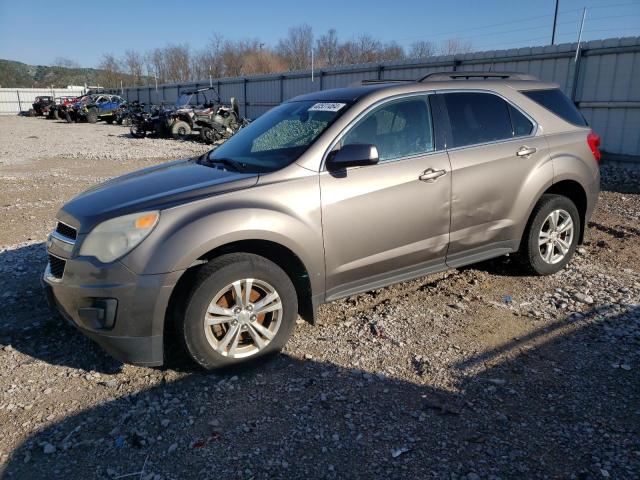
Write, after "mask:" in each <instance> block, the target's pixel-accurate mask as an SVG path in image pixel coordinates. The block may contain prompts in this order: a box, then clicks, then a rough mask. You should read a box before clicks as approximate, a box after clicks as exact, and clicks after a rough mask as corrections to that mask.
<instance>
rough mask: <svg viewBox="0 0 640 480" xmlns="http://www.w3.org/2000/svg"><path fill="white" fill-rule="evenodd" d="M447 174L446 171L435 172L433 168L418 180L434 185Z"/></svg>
mask: <svg viewBox="0 0 640 480" xmlns="http://www.w3.org/2000/svg"><path fill="white" fill-rule="evenodd" d="M446 174H447V172H446V171H445V170H434V169H433V168H427V169H426V170H425V171H424V172H422V174H421V175H420V176H419V177H418V178H419V179H420V181H422V182H427V183H433V182H435V181H436V180H437V179H439V178H440V177H441V176H443V175H446Z"/></svg>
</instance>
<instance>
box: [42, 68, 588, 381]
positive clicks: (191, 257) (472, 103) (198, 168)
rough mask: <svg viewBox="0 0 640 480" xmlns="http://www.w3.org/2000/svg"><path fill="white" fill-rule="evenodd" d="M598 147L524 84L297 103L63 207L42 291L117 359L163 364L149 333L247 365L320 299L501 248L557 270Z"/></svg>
mask: <svg viewBox="0 0 640 480" xmlns="http://www.w3.org/2000/svg"><path fill="white" fill-rule="evenodd" d="M599 143H600V139H599V137H598V135H596V134H595V133H593V132H592V131H591V129H590V128H589V127H588V125H587V122H586V121H585V119H584V118H583V117H582V115H581V114H580V112H579V111H578V109H577V108H576V107H575V105H574V104H573V103H572V102H571V101H570V100H569V99H568V98H567V97H566V96H565V95H564V94H563V93H562V92H561V91H560V90H559V89H558V87H557V86H556V85H553V84H548V83H543V82H541V81H539V80H537V79H536V78H535V77H531V76H529V75H523V74H515V73H513V74H510V73H451V72H449V73H438V74H431V75H428V76H426V77H424V78H422V79H420V80H419V81H393V82H386V83H385V82H370V83H367V82H364V83H363V84H362V85H358V86H353V87H348V88H339V89H334V90H324V91H318V92H314V93H309V94H306V95H302V96H299V97H296V98H294V99H292V100H289V101H287V102H284V103H282V104H281V105H279V106H277V107H275V108H273V109H271V110H270V111H268V112H267V113H265V114H264V115H262V116H261V117H259V118H258V119H257V120H255V121H254V122H253V123H251V124H250V125H249V126H248V127H247V128H244V129H242V130H240V131H239V132H238V133H237V134H236V135H234V136H233V137H232V138H231V139H229V140H228V141H226V142H225V143H223V144H221V145H219V146H217V148H214V149H213V150H212V151H211V152H209V153H207V154H204V155H202V156H201V157H199V158H190V159H186V160H178V161H173V162H169V163H164V164H162V165H158V166H154V167H151V168H147V169H144V170H141V171H137V172H134V173H131V174H128V175H124V176H122V177H119V178H116V179H113V180H111V181H108V182H106V183H103V184H101V185H99V186H97V187H94V188H92V189H90V190H88V191H86V192H84V193H82V194H81V195H79V196H78V197H76V198H74V199H73V200H71V201H70V202H68V203H67V204H66V205H64V206H63V207H62V209H61V210H60V211H59V212H58V214H57V222H58V223H57V227H56V229H55V231H54V232H53V233H52V234H51V235H50V237H49V239H48V242H47V251H48V259H49V263H48V265H47V267H46V271H45V273H44V285H45V290H46V292H47V297H48V299H49V300H50V302H51V303H52V304H53V305H54V306H55V307H56V309H57V310H59V311H60V312H61V313H62V315H63V316H64V317H65V318H66V319H67V320H69V321H70V322H71V323H73V324H74V325H75V326H76V327H78V328H79V329H80V330H81V331H82V332H83V333H85V334H86V335H87V336H89V337H90V338H92V339H93V340H95V341H96V342H97V343H99V344H100V345H101V346H102V347H103V348H104V349H105V350H107V351H108V352H109V353H110V354H111V355H113V356H114V357H116V358H118V359H120V360H122V361H125V362H130V363H135V364H141V365H160V364H162V363H163V361H164V344H165V340H166V339H167V338H168V337H170V338H177V339H179V341H180V342H181V343H182V344H183V345H184V347H185V349H186V351H187V352H188V354H189V355H190V356H191V357H192V358H193V359H194V360H195V361H196V362H197V363H198V364H200V365H201V366H203V367H204V368H207V369H213V368H218V367H223V366H227V365H231V364H236V363H239V362H243V361H247V360H251V359H255V358H258V357H260V356H263V355H265V354H268V353H270V352H275V351H278V350H279V349H281V348H282V347H283V346H284V344H285V343H286V341H287V339H288V337H289V335H290V334H291V331H292V329H293V327H294V325H295V322H296V319H297V317H298V315H300V316H301V317H302V318H304V319H306V320H308V321H311V322H313V320H314V316H315V313H316V310H317V307H318V306H319V305H320V304H322V303H324V302H330V301H332V300H335V299H338V298H342V297H346V296H349V295H354V294H357V293H359V292H365V291H368V290H372V289H376V288H380V287H383V286H385V285H389V284H391V283H395V282H401V281H404V280H409V279H412V278H415V277H419V276H423V275H427V274H430V273H433V272H437V271H441V270H444V269H448V268H456V267H460V266H462V265H467V264H471V263H474V262H479V261H481V260H486V259H489V258H492V257H498V256H501V255H506V254H509V253H515V254H516V255H517V257H518V258H519V259H520V261H521V264H522V267H523V268H524V269H525V270H526V271H528V272H530V273H531V274H534V275H549V274H553V273H555V272H557V271H558V270H560V269H561V268H563V267H564V266H565V265H566V264H567V262H569V260H570V259H571V256H572V255H573V252H574V250H575V248H576V245H577V244H578V243H580V242H581V241H582V238H583V235H584V229H585V225H586V223H587V221H588V219H589V217H590V215H591V213H592V211H593V209H594V206H595V203H596V199H597V196H598V192H599V185H600V173H599V161H600V151H599V150H598V146H599Z"/></svg>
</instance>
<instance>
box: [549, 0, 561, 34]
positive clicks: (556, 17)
mask: <svg viewBox="0 0 640 480" xmlns="http://www.w3.org/2000/svg"><path fill="white" fill-rule="evenodd" d="M559 3H560V0H556V12H555V13H554V14H553V32H552V33H551V45H555V44H556V24H557V23H558V4H559Z"/></svg>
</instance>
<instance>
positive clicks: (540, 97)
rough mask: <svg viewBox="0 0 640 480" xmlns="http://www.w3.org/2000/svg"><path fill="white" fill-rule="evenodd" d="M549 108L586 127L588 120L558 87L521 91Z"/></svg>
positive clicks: (574, 123)
mask: <svg viewBox="0 0 640 480" xmlns="http://www.w3.org/2000/svg"><path fill="white" fill-rule="evenodd" d="M521 93H522V94H524V95H526V96H527V97H529V98H530V99H531V100H533V101H534V102H536V103H537V104H539V105H542V106H543V107H544V108H546V109H547V110H550V111H551V112H553V113H555V114H556V115H557V116H559V117H560V118H562V119H563V120H564V121H566V122H569V123H572V124H573V125H578V126H580V127H586V126H587V121H586V120H585V119H584V117H583V116H582V114H581V113H580V110H578V107H576V106H575V105H574V104H573V102H572V101H571V100H569V98H568V97H567V96H566V95H565V94H564V93H562V91H561V90H560V89H558V88H552V89H548V90H529V91H524V92H521Z"/></svg>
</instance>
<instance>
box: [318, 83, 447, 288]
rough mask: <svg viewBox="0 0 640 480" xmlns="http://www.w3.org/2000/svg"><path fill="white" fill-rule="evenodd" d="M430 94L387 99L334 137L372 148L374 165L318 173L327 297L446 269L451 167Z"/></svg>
mask: <svg viewBox="0 0 640 480" xmlns="http://www.w3.org/2000/svg"><path fill="white" fill-rule="evenodd" d="M428 97H429V96H428V95H426V94H421V95H410V96H406V97H403V98H400V99H394V100H390V101H387V102H386V103H383V104H381V105H379V106H377V107H375V108H374V109H372V110H371V111H370V112H369V113H367V114H365V115H364V116H363V117H361V118H360V119H359V120H357V121H356V122H355V123H354V126H353V127H352V128H351V129H349V130H348V131H347V133H346V134H345V135H344V136H343V137H342V138H341V140H340V141H339V142H338V144H337V146H336V148H340V147H341V146H342V145H347V144H350V143H365V144H373V145H375V146H376V147H377V149H378V152H379V157H380V160H379V163H378V164H377V165H369V166H362V167H353V168H348V169H347V170H346V171H341V172H330V171H325V172H322V173H321V175H320V188H321V196H322V226H323V235H324V246H325V259H326V288H327V300H331V299H334V298H339V297H342V296H346V295H350V294H353V293H356V292H360V291H364V290H368V289H372V288H377V287H380V286H383V285H387V284H389V283H393V282H396V281H402V280H405V279H408V278H412V277H415V276H417V275H420V274H426V273H428V272H430V271H433V270H439V269H441V268H443V267H444V262H445V256H446V252H447V246H448V243H449V216H450V194H451V174H450V173H451V172H450V166H449V159H448V156H447V153H446V152H444V151H437V150H436V149H435V144H434V135H433V124H432V120H431V118H432V117H431V112H430V107H429V98H428Z"/></svg>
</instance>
